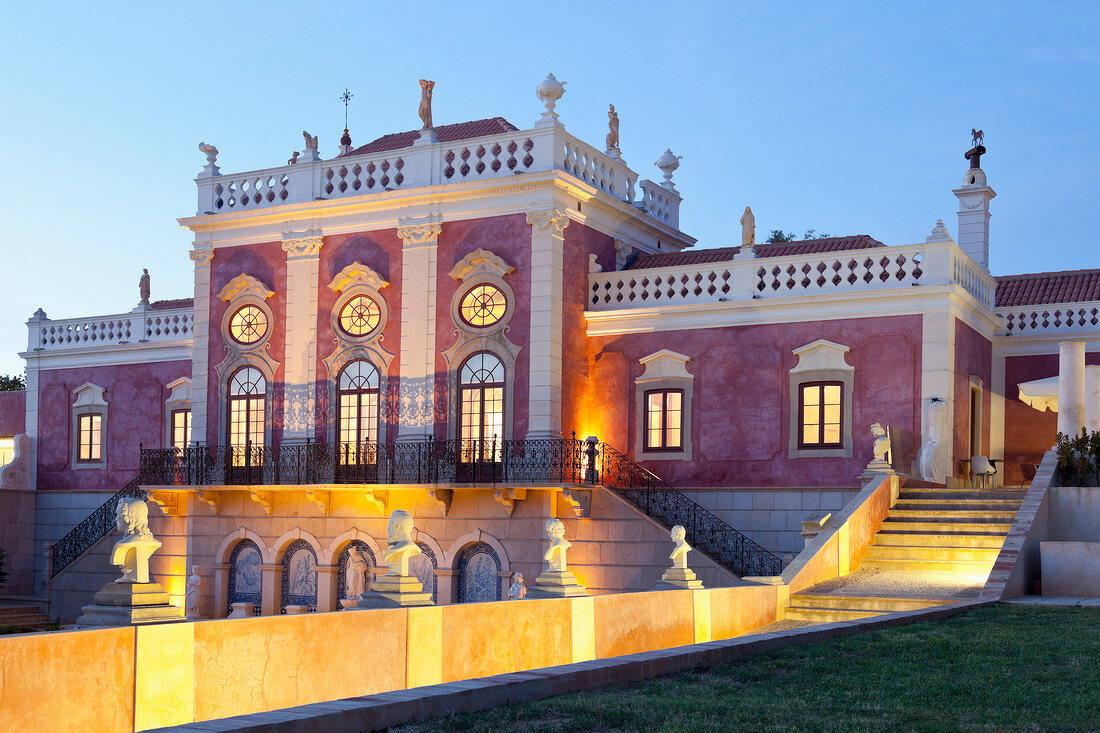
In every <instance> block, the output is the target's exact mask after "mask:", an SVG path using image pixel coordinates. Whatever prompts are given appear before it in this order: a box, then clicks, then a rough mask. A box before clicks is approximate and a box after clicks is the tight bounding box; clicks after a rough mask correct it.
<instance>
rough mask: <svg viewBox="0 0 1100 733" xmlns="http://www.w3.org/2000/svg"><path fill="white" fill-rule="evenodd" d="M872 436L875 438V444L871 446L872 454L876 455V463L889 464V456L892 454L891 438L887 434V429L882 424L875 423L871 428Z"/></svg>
mask: <svg viewBox="0 0 1100 733" xmlns="http://www.w3.org/2000/svg"><path fill="white" fill-rule="evenodd" d="M871 435H873V436H874V438H875V442H874V445H872V446H871V452H872V453H873V454H874V456H875V458H874V460H876V461H882V462H883V463H887V458H886V457H887V455H889V453H890V436H889V435H888V434H887V432H886V428H884V427H882V425H881V424H880V423H875V424H874V425H872V426H871Z"/></svg>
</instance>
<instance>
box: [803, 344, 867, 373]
mask: <svg viewBox="0 0 1100 733" xmlns="http://www.w3.org/2000/svg"><path fill="white" fill-rule="evenodd" d="M851 350H852V349H851V347H849V346H844V345H843V344H838V343H834V342H832V341H826V340H825V339H818V340H817V341H813V342H811V343H808V344H806V345H805V346H799V347H798V348H797V349H795V350H794V351H793V352H792V353H793V354H794V355H795V356H797V357H798V364H796V365H795V366H794V368H793V369H791V371H790V373H791V374H798V373H800V372H809V371H818V370H822V369H829V370H836V371H845V372H854V371H855V370H856V368H855V367H854V366H852V365H851V364H849V363H848V362H847V361H846V360H845V358H844V355H845V354H847V353H848V352H849V351H851Z"/></svg>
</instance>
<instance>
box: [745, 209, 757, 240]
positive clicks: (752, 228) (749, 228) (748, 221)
mask: <svg viewBox="0 0 1100 733" xmlns="http://www.w3.org/2000/svg"><path fill="white" fill-rule="evenodd" d="M755 243H756V216H755V215H754V214H753V213H752V208H751V207H749V206H746V207H745V213H744V214H742V215H741V246H742V247H748V248H751V247H752V246H753V244H755Z"/></svg>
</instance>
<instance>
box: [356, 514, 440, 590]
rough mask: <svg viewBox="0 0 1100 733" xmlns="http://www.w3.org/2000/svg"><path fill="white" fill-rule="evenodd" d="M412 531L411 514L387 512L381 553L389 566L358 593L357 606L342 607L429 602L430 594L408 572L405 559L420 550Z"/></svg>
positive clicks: (407, 563) (407, 559)
mask: <svg viewBox="0 0 1100 733" xmlns="http://www.w3.org/2000/svg"><path fill="white" fill-rule="evenodd" d="M412 531H413V518H412V515H411V514H409V513H408V512H406V511H404V510H401V509H397V510H395V511H394V513H393V514H391V515H390V524H389V527H388V529H387V535H388V537H387V547H386V551H385V552H384V553H383V554H382V558H383V559H384V560H385V561H386V563H387V564H388V565H389V566H390V569H389V570H388V571H387V572H386V574H385V575H383V576H382V577H381V578H378V579H377V580H376V581H374V583H373V584H372V585H371V589H370V590H369V591H366V592H364V593H363V594H362V596H361V597H360V599H359V603H358V605H355V606H351V607H350V608H348V609H345V610H353V609H360V608H402V607H405V606H431V605H433V603H432V594H431V593H425V592H424V586H423V585H422V584H421V582H420V581H419V580H418V579H417V578H416V576H415V575H409V559H410V558H413V557H416V556H417V555H419V554H420V553H421V552H423V550H421V549H420V547H418V546H417V544H416V542H414V541H413V538H412Z"/></svg>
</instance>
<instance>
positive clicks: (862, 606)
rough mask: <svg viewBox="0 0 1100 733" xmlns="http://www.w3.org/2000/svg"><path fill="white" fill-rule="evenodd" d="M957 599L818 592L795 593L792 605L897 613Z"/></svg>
mask: <svg viewBox="0 0 1100 733" xmlns="http://www.w3.org/2000/svg"><path fill="white" fill-rule="evenodd" d="M954 602H955V599H943V598H888V597H884V596H837V595H825V594H818V593H795V594H794V595H793V596H791V606H794V607H797V608H802V609H808V608H828V609H843V610H849V611H877V612H879V613H895V612H897V611H914V610H916V609H919V608H931V607H932V606H942V605H944V604H945V603H954Z"/></svg>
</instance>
